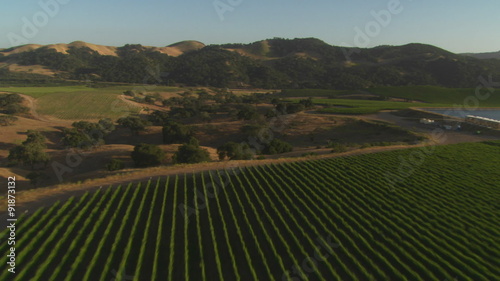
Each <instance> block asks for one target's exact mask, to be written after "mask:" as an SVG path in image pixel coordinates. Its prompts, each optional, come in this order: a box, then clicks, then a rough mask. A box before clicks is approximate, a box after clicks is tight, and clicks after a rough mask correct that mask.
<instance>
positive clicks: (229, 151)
mask: <svg viewBox="0 0 500 281" xmlns="http://www.w3.org/2000/svg"><path fill="white" fill-rule="evenodd" d="M217 154H218V155H219V159H220V160H224V159H225V158H226V157H227V158H229V160H251V159H252V158H253V153H252V151H251V150H250V146H249V145H248V144H247V143H235V142H231V141H230V142H226V143H225V144H224V145H222V146H220V147H219V148H217Z"/></svg>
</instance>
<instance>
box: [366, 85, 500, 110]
mask: <svg viewBox="0 0 500 281" xmlns="http://www.w3.org/2000/svg"><path fill="white" fill-rule="evenodd" d="M369 91H370V92H371V93H374V94H377V95H381V96H384V97H399V98H406V99H413V100H420V101H423V102H426V103H434V104H459V105H464V103H465V102H467V100H468V99H470V98H471V97H474V96H475V95H476V90H475V89H472V88H471V89H455V88H444V87H437V86H404V87H377V88H372V89H369ZM487 93H489V92H488V90H487V89H482V90H481V91H480V95H485V96H486V95H487ZM479 101H480V103H479V106H480V107H500V89H496V92H495V93H493V94H491V95H490V96H489V97H488V98H487V99H484V100H479Z"/></svg>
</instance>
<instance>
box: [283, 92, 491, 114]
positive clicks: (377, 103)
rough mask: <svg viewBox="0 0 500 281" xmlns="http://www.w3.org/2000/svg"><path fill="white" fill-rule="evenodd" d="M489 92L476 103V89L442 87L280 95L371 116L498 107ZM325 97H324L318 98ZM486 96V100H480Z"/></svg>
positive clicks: (327, 110)
mask: <svg viewBox="0 0 500 281" xmlns="http://www.w3.org/2000/svg"><path fill="white" fill-rule="evenodd" d="M362 94H365V95H367V98H366V99H361V98H359V97H358V99H345V98H343V97H346V96H348V95H358V96H360V95H362ZM488 94H489V92H488V89H486V88H483V89H482V90H481V92H480V95H479V97H481V99H479V98H478V99H477V102H478V103H477V104H475V102H474V101H472V100H471V98H474V97H476V92H475V89H472V88H470V89H468V88H463V89H462V88H444V87H438V86H401V87H376V88H370V89H366V90H365V91H363V92H362V93H361V92H359V91H340V90H315V89H297V90H284V91H283V92H282V93H281V96H283V97H284V98H296V97H313V98H315V99H314V100H313V102H314V103H315V104H318V105H324V106H326V108H323V109H321V110H320V112H324V113H335V114H348V115H360V114H373V113H377V112H379V111H381V110H401V109H407V108H410V107H452V108H454V107H455V106H462V107H464V106H467V107H472V106H475V105H477V106H478V107H482V108H488V107H500V95H498V94H491V93H490V94H489V95H488ZM369 95H373V97H380V98H387V99H391V98H396V99H405V100H410V101H414V102H406V101H392V100H373V99H369ZM320 97H327V98H320ZM483 97H487V98H483Z"/></svg>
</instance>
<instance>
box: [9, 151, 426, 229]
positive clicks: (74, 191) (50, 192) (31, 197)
mask: <svg viewBox="0 0 500 281" xmlns="http://www.w3.org/2000/svg"><path fill="white" fill-rule="evenodd" d="M418 146H420V145H417V146H401V145H398V146H388V147H374V148H365V149H358V150H354V151H349V152H344V153H338V154H323V155H318V156H309V157H299V158H278V159H265V160H238V161H222V162H210V163H200V164H188V165H187V164H184V165H176V166H165V167H155V168H149V169H128V170H123V171H121V172H120V173H118V174H116V175H113V176H109V177H106V178H101V179H93V180H90V179H87V180H85V181H83V182H82V183H76V184H66V185H57V186H52V187H46V188H39V189H31V190H26V191H21V192H18V193H17V199H18V201H17V213H22V212H25V211H28V210H31V211H33V210H34V209H37V208H39V207H42V206H49V205H51V204H53V203H55V202H56V201H59V200H66V199H68V198H70V197H71V196H77V195H81V194H83V193H85V192H87V191H94V190H97V189H99V188H103V187H107V186H111V185H113V186H117V185H120V184H128V183H130V182H141V181H147V180H149V179H156V178H159V177H165V176H169V175H176V174H183V173H198V172H202V171H213V170H220V169H228V168H236V167H249V166H256V165H267V164H278V163H288V162H294V161H306V160H312V159H326V158H335V157H344V156H353V155H360V154H367V153H376V152H382V151H390V150H398V149H405V148H408V147H418ZM5 207H6V205H5V200H1V201H0V219H2V217H3V216H4V215H5V211H3V210H5V209H6V208H5Z"/></svg>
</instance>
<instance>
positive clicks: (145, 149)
mask: <svg viewBox="0 0 500 281" xmlns="http://www.w3.org/2000/svg"><path fill="white" fill-rule="evenodd" d="M164 159H165V152H164V151H163V150H162V149H161V148H160V147H159V146H157V145H154V144H146V143H141V144H138V145H136V146H135V147H134V151H132V160H134V164H135V166H136V167H151V166H157V165H160V164H161V163H162V162H163V160H164Z"/></svg>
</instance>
